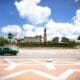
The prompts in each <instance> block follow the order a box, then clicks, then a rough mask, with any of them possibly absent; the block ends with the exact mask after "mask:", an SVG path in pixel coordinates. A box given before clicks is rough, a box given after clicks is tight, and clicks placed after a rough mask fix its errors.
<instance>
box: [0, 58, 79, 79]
mask: <svg viewBox="0 0 80 80" xmlns="http://www.w3.org/2000/svg"><path fill="white" fill-rule="evenodd" d="M0 80H80V61H62V60H60V61H53V62H50V61H42V60H23V61H17V60H12V59H4V60H0Z"/></svg>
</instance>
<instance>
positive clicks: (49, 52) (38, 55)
mask: <svg viewBox="0 0 80 80" xmlns="http://www.w3.org/2000/svg"><path fill="white" fill-rule="evenodd" d="M0 58H11V59H12V58H14V59H50V58H51V59H77V60H79V59H80V49H52V48H51V49H46V48H45V49H42V48H41V49H38V48H37V49H36V48H29V49H19V53H18V55H17V56H0Z"/></svg>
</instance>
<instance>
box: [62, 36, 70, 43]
mask: <svg viewBox="0 0 80 80" xmlns="http://www.w3.org/2000/svg"><path fill="white" fill-rule="evenodd" d="M61 42H62V43H69V42H70V40H69V39H68V38H66V37H62V39H61Z"/></svg>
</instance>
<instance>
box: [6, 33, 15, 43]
mask: <svg viewBox="0 0 80 80" xmlns="http://www.w3.org/2000/svg"><path fill="white" fill-rule="evenodd" d="M7 36H8V39H9V41H10V44H11V40H12V39H13V37H14V35H13V33H11V32H9V33H8V34H7Z"/></svg>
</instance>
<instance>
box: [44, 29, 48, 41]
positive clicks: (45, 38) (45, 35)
mask: <svg viewBox="0 0 80 80" xmlns="http://www.w3.org/2000/svg"><path fill="white" fill-rule="evenodd" d="M46 41H47V34H46V28H45V29H44V42H46Z"/></svg>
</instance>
